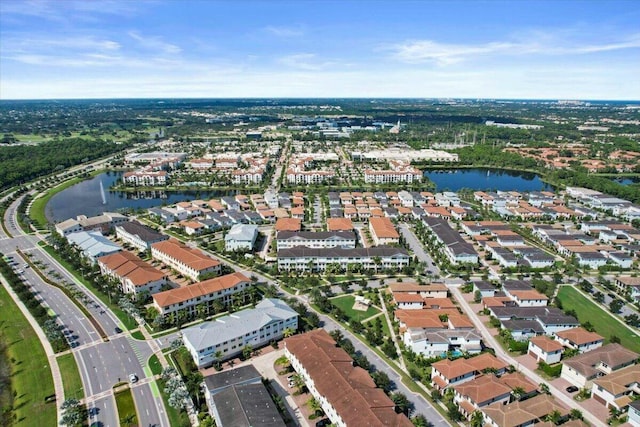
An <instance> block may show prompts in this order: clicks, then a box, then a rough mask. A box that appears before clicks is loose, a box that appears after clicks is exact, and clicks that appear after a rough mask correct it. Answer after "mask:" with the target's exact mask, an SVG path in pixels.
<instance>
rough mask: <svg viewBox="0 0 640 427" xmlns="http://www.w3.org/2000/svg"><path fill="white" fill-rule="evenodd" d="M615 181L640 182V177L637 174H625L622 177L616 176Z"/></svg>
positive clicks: (623, 182)
mask: <svg viewBox="0 0 640 427" xmlns="http://www.w3.org/2000/svg"><path fill="white" fill-rule="evenodd" d="M613 181H614V182H617V183H618V184H622V185H631V184H638V183H640V178H639V177H637V176H625V177H620V178H614V179H613Z"/></svg>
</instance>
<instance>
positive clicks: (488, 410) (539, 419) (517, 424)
mask: <svg viewBox="0 0 640 427" xmlns="http://www.w3.org/2000/svg"><path fill="white" fill-rule="evenodd" d="M480 410H481V411H482V413H483V414H484V421H485V426H490V427H523V426H530V425H535V424H536V423H540V425H544V424H543V422H544V420H545V417H546V416H547V415H549V414H551V413H552V412H555V411H558V412H559V413H560V415H561V416H562V417H563V418H566V417H568V415H569V410H568V409H566V408H564V407H562V406H560V405H559V404H557V403H556V402H555V400H554V399H553V397H551V396H550V395H548V394H539V395H537V396H534V397H532V398H530V399H526V400H522V401H515V402H513V403H510V404H508V405H503V404H501V403H494V404H492V405H489V406H485V407H483V408H481V409H480Z"/></svg>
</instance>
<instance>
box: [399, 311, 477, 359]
mask: <svg viewBox="0 0 640 427" xmlns="http://www.w3.org/2000/svg"><path fill="white" fill-rule="evenodd" d="M434 320H435V319H434ZM402 340H403V342H404V344H405V346H406V347H408V348H410V349H411V350H412V351H413V352H414V353H415V354H422V355H424V356H425V357H446V356H447V354H448V352H450V351H452V352H456V353H458V354H459V353H466V354H477V353H480V351H482V337H481V336H480V334H479V333H478V332H477V331H476V330H475V329H466V328H465V329H440V330H427V329H422V328H407V330H406V331H405V332H404V333H403V334H402Z"/></svg>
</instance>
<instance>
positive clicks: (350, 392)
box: [284, 329, 413, 427]
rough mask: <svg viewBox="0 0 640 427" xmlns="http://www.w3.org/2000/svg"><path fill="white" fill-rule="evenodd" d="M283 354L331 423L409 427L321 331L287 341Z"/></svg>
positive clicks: (391, 404)
mask: <svg viewBox="0 0 640 427" xmlns="http://www.w3.org/2000/svg"><path fill="white" fill-rule="evenodd" d="M284 343H285V355H286V356H287V358H288V359H289V361H290V362H291V366H292V367H293V368H294V369H295V370H296V372H297V373H298V374H299V375H300V376H301V377H302V379H303V380H304V382H305V384H306V386H307V388H308V389H309V392H310V393H311V395H312V396H313V397H314V398H315V399H316V400H317V401H318V403H319V404H320V406H321V407H322V410H323V411H324V413H325V414H326V415H327V417H328V418H329V420H330V421H331V423H332V424H333V425H335V426H338V427H347V426H368V427H382V426H393V427H410V426H412V425H413V424H412V423H411V421H409V419H408V418H407V417H406V416H405V415H404V414H398V413H396V411H395V404H394V403H393V401H392V400H391V399H389V397H388V396H387V395H386V394H385V392H384V391H383V390H382V389H379V388H377V387H376V385H375V383H374V382H373V379H372V378H371V376H370V375H369V373H368V372H367V371H365V370H364V369H362V368H360V367H358V366H354V363H353V359H352V358H351V356H349V355H348V354H347V352H346V351H344V350H343V349H341V348H339V347H337V345H336V342H335V341H334V340H333V338H331V336H330V335H329V334H328V333H327V332H326V331H325V330H324V329H316V330H314V331H311V332H307V333H305V334H301V335H294V336H292V337H290V338H286V339H285V341H284Z"/></svg>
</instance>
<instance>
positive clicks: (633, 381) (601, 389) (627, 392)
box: [591, 365, 640, 411]
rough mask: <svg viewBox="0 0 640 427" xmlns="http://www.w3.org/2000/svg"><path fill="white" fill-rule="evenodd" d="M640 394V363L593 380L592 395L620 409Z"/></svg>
mask: <svg viewBox="0 0 640 427" xmlns="http://www.w3.org/2000/svg"><path fill="white" fill-rule="evenodd" d="M638 395H640V365H631V366H627V367H626V368H622V369H620V370H619V371H616V372H614V373H612V374H609V375H605V376H604V377H602V378H598V379H597V380H594V381H593V387H592V388H591V397H593V398H594V400H596V401H598V402H600V403H602V404H603V405H604V406H606V407H607V409H608V408H615V409H617V410H619V411H624V409H625V408H626V407H627V406H628V405H629V404H630V403H631V402H632V401H633V400H632V397H634V396H636V397H637V396H638Z"/></svg>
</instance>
